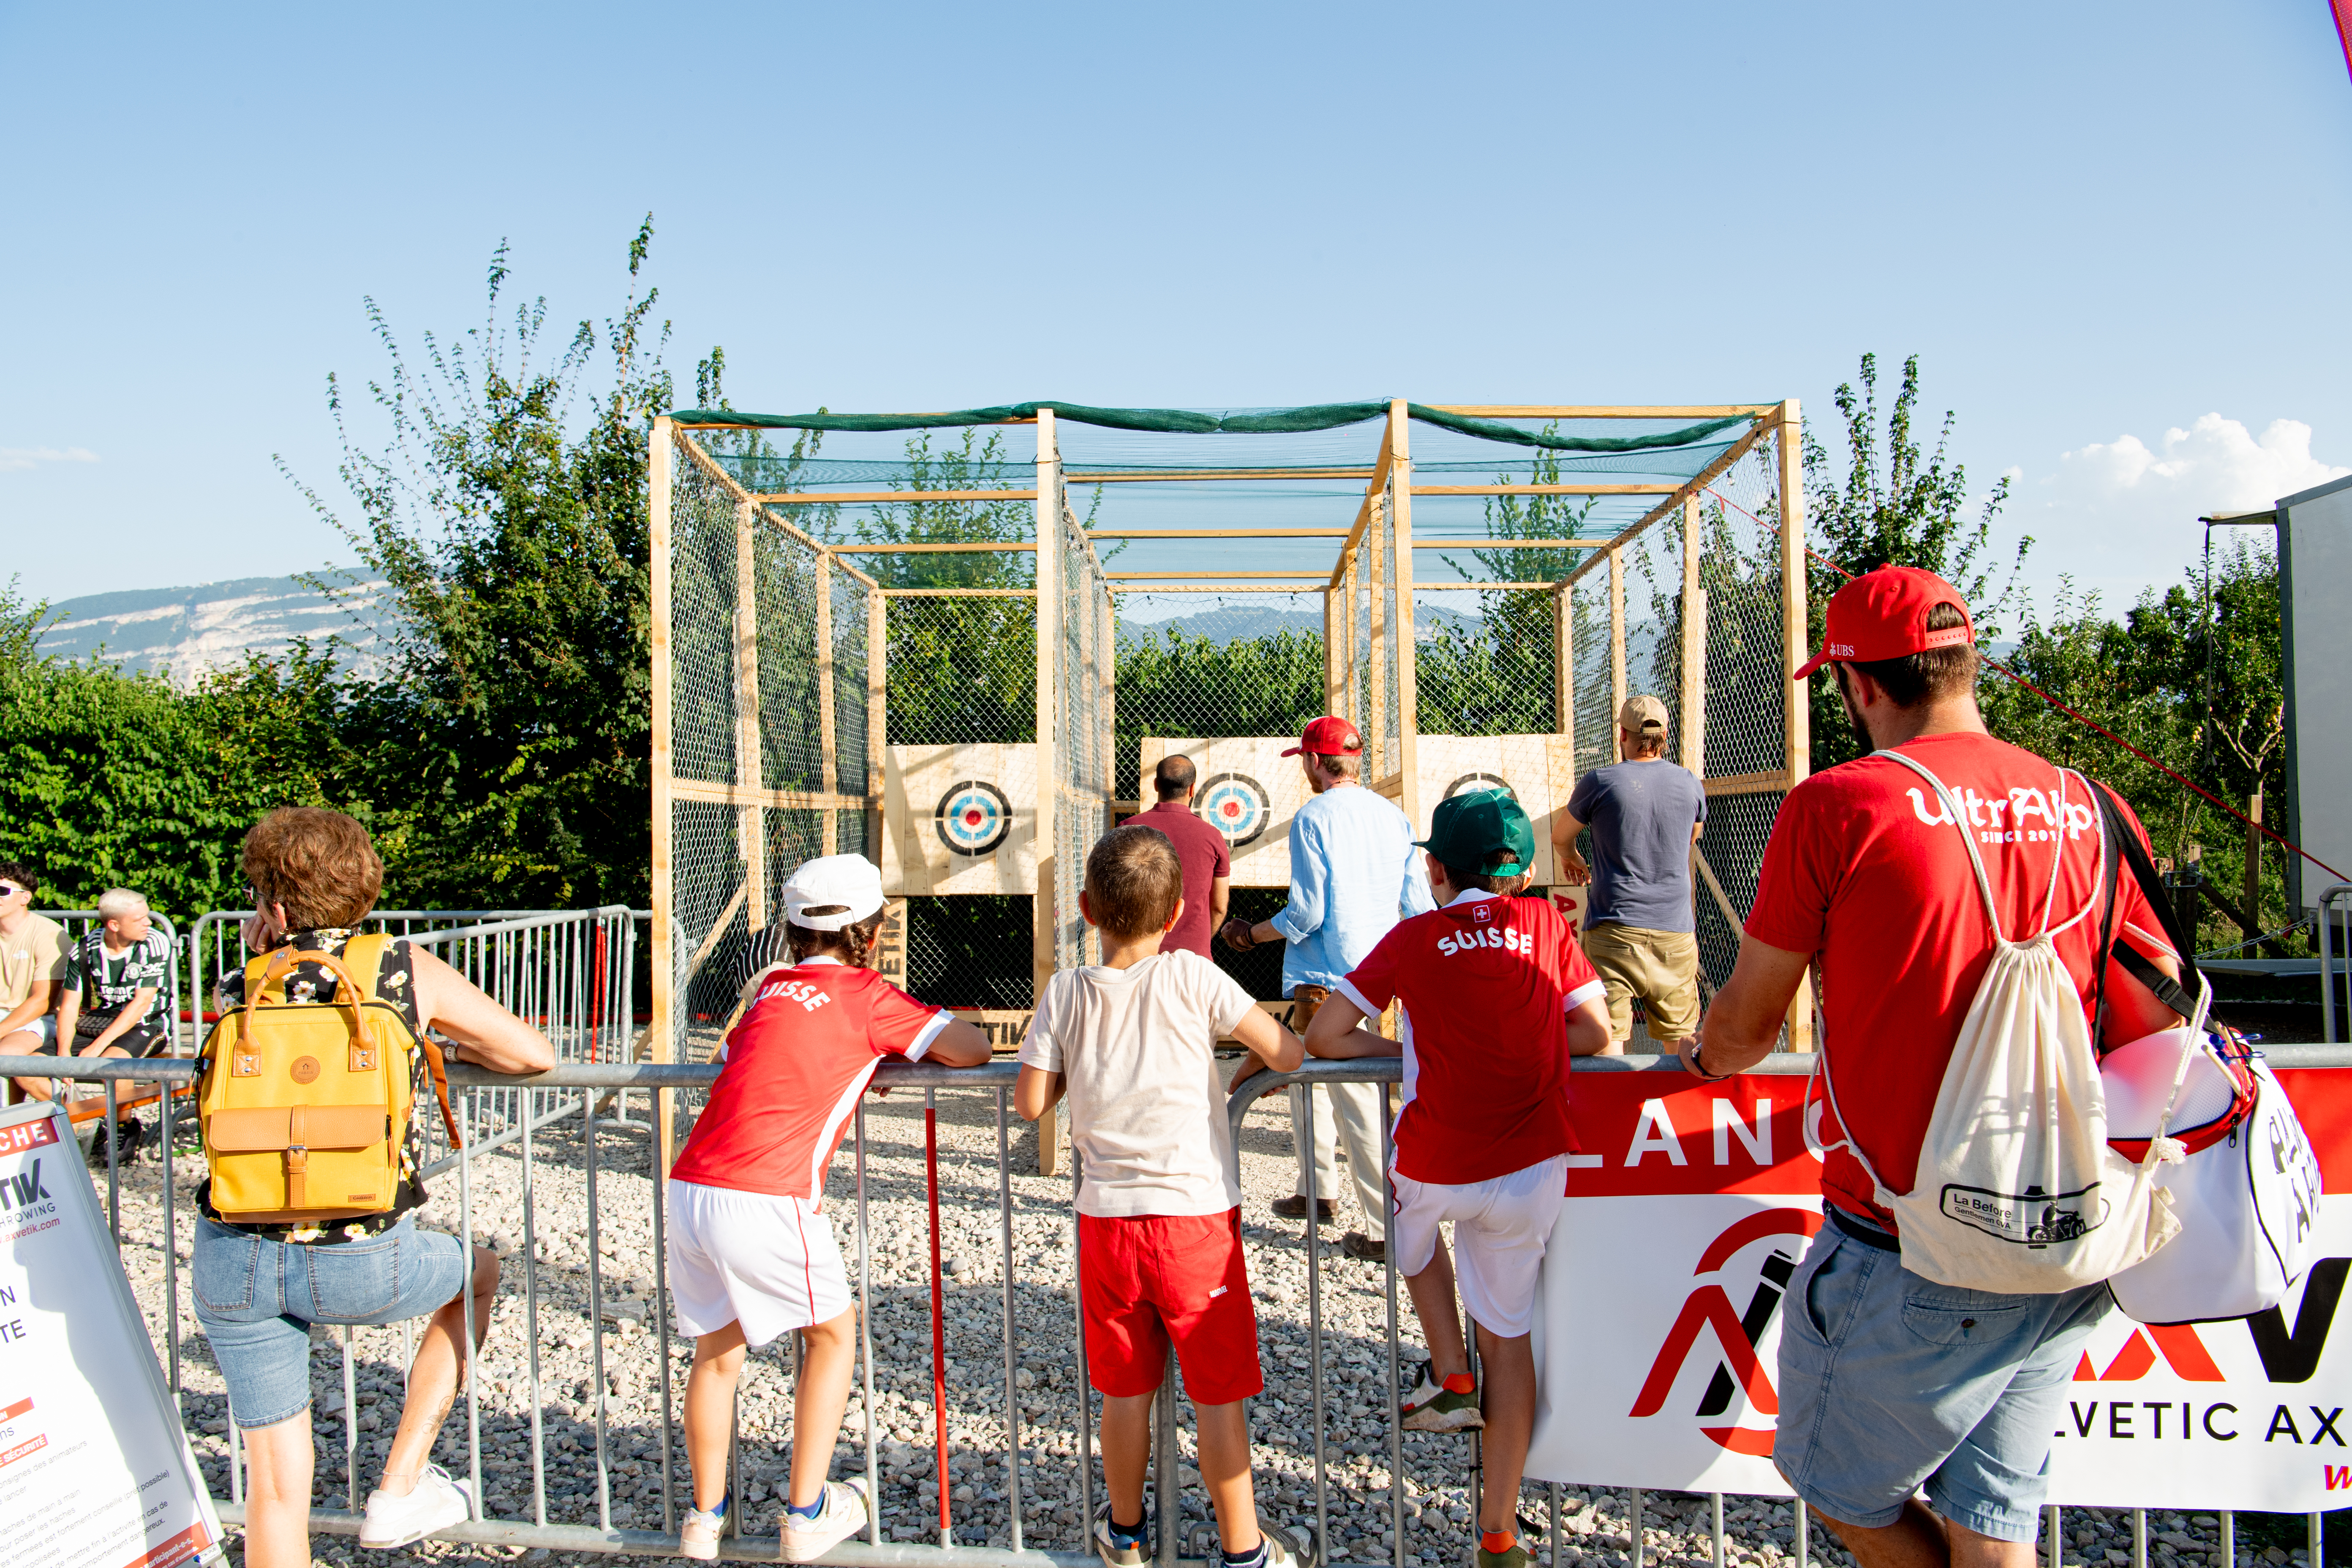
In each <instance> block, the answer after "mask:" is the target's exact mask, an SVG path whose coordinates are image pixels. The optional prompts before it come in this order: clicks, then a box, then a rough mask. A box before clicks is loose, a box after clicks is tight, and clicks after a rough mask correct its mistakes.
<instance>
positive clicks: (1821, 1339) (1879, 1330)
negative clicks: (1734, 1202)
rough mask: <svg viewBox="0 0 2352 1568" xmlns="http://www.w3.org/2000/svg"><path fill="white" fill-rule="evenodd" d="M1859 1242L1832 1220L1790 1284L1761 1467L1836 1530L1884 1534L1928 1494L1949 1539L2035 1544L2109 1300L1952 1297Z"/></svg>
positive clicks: (1897, 1259) (1982, 1294) (1893, 1257)
mask: <svg viewBox="0 0 2352 1568" xmlns="http://www.w3.org/2000/svg"><path fill="white" fill-rule="evenodd" d="M1870 1234H1871V1237H1872V1241H1874V1240H1876V1239H1877V1237H1879V1236H1881V1235H1883V1233H1881V1232H1877V1231H1876V1230H1874V1229H1873V1230H1872V1231H1871V1233H1870ZM1872 1241H1865V1240H1863V1239H1861V1238H1859V1237H1856V1236H1854V1235H1853V1234H1849V1233H1848V1231H1846V1230H1844V1229H1842V1228H1841V1227H1840V1225H1839V1223H1838V1221H1837V1219H1836V1218H1834V1217H1832V1220H1831V1223H1829V1224H1827V1225H1824V1226H1822V1229H1821V1234H1820V1235H1818V1236H1816V1237H1813V1244H1812V1246H1811V1247H1810V1248H1809V1249H1808V1250H1807V1251H1806V1253H1805V1260H1804V1262H1802V1263H1801V1264H1800V1265H1798V1268H1797V1275H1796V1278H1795V1279H1793V1280H1791V1281H1790V1287H1789V1300H1788V1305H1789V1307H1790V1309H1791V1310H1789V1311H1788V1313H1787V1317H1786V1321H1784V1323H1783V1325H1782V1327H1781V1330H1780V1424H1779V1426H1778V1427H1777V1429H1776V1431H1775V1435H1774V1437H1773V1440H1772V1462H1773V1464H1774V1465H1776V1466H1778V1467H1779V1468H1780V1473H1781V1475H1783V1476H1784V1477H1786V1478H1787V1479H1788V1482H1789V1484H1790V1486H1791V1487H1793V1488H1795V1489H1796V1491H1797V1495H1798V1496H1800V1497H1801V1498H1803V1499H1804V1500H1806V1501H1807V1502H1809V1503H1811V1504H1812V1505H1813V1507H1815V1508H1817V1509H1819V1510H1821V1511H1822V1512H1823V1513H1825V1514H1827V1515H1828V1516H1829V1517H1830V1518H1832V1519H1833V1520H1836V1521H1839V1522H1841V1523H1844V1524H1857V1525H1862V1526H1864V1527H1865V1528H1876V1527H1880V1526H1884V1525H1888V1524H1892V1523H1894V1522H1895V1519H1896V1517H1897V1516H1898V1515H1900V1514H1901V1513H1902V1511H1903V1504H1904V1502H1905V1500H1906V1499H1908V1498H1909V1497H1910V1496H1911V1495H1912V1493H1914V1492H1916V1491H1917V1490H1918V1489H1921V1488H1922V1487H1925V1488H1926V1489H1927V1501H1928V1503H1929V1504H1930V1505H1931V1506H1932V1507H1933V1508H1934V1509H1935V1510H1936V1511H1937V1513H1938V1514H1941V1515H1942V1516H1943V1517H1944V1518H1946V1519H1948V1520H1950V1521H1953V1522H1954V1523H1956V1524H1959V1525H1962V1526H1964V1527H1966V1528H1967V1529H1969V1530H1973V1531H1976V1532H1977V1533H1978V1534H1979V1535H1987V1536H1990V1537H1991V1538H1992V1539H1994V1540H1996V1541H2032V1540H2033V1539H2034V1538H2035V1535H2036V1533H2037V1527H2038V1525H2039V1523H2040V1513H2041V1509H2042V1498H2043V1496H2044V1494H2045V1493H2046V1492H2047V1491H2048V1489H2049V1480H2050V1446H2051V1440H2052V1439H2051V1434H2052V1433H2053V1432H2055V1431H2056V1430H2057V1429H2058V1426H2059V1425H2060V1424H2061V1423H2060V1417H2061V1415H2062V1412H2061V1410H2060V1405H2062V1403H2063V1400H2064V1398H2065V1391H2066V1387H2067V1385H2068V1384H2069V1382H2070V1381H2071V1380H2072V1379H2073V1377H2074V1364H2075V1363H2076V1362H2077V1361H2078V1360H2080V1359H2081V1357H2082V1354H2083V1349H2084V1342H2086V1341H2087V1340H2088V1339H2089V1338H2090V1333H2091V1330H2092V1329H2093V1328H2094V1327H2095V1326H2096V1325H2097V1323H2098V1321H2099V1320H2100V1319H2101V1318H2103V1317H2105V1315H2106V1311H2107V1307H2108V1303H2109V1297H2108V1295H2107V1288H2106V1287H2105V1285H2086V1286H2084V1287H2082V1288H2080V1289H2074V1290H2067V1291H2063V1292H2060V1293H2058V1294H2056V1295H2049V1296H2008V1295H2001V1294H1999V1293H1997V1292H1994V1291H1990V1290H1967V1289H1958V1288H1956V1287H1953V1286H1949V1285H1937V1284H1935V1283H1933V1282H1932V1281H1930V1280H1927V1279H1922V1278H1920V1277H1919V1276H1918V1275H1916V1274H1914V1273H1912V1272H1910V1271H1909V1270H1908V1269H1906V1268H1904V1267H1903V1262H1902V1258H1901V1256H1900V1255H1899V1254H1898V1253H1896V1252H1894V1251H1891V1250H1886V1249H1885V1248H1886V1247H1893V1246H1894V1237H1885V1244H1884V1246H1883V1247H1882V1246H1874V1245H1872Z"/></svg>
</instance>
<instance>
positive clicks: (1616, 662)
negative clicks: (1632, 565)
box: [1601, 544, 1626, 761]
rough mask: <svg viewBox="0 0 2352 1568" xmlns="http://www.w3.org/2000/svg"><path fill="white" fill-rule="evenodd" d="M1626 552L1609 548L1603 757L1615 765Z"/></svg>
mask: <svg viewBox="0 0 2352 1568" xmlns="http://www.w3.org/2000/svg"><path fill="white" fill-rule="evenodd" d="M1625 696H1626V689H1625V551H1624V547H1623V546H1622V545H1614V544H1612V545H1611V546H1610V547H1609V738H1610V742H1611V744H1610V745H1607V746H1603V747H1602V748H1601V755H1602V757H1603V758H1605V759H1608V760H1610V761H1614V760H1615V759H1614V755H1613V752H1614V742H1615V741H1616V738H1617V715H1618V714H1620V713H1622V712H1623V711H1624V710H1625Z"/></svg>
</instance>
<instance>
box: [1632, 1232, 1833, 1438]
mask: <svg viewBox="0 0 2352 1568" xmlns="http://www.w3.org/2000/svg"><path fill="white" fill-rule="evenodd" d="M1821 1227H1822V1216H1821V1215H1817V1214H1814V1213H1813V1212H1811V1210H1809V1209H1765V1210H1763V1211H1762V1212H1760V1213H1758V1214H1751V1215H1745V1216H1743V1217H1742V1218H1740V1219H1739V1220H1738V1221H1737V1222H1735V1223H1734V1224H1732V1225H1731V1226H1729V1227H1727V1229H1726V1230H1725V1231H1724V1232H1723V1233H1722V1234H1721V1235H1720V1236H1717V1237H1716V1238H1715V1239H1714V1240H1713V1241H1711V1242H1709V1243H1707V1245H1706V1251H1705V1252H1703V1253H1701V1254H1700V1255H1699V1260H1698V1267H1697V1268H1695V1269H1693V1270H1692V1271H1691V1272H1692V1273H1694V1274H1697V1275H1707V1274H1717V1273H1720V1272H1721V1271H1722V1269H1723V1267H1724V1265H1726V1264H1727V1263H1729V1262H1730V1261H1731V1260H1732V1258H1734V1257H1735V1256H1736V1255H1737V1254H1738V1253H1739V1252H1740V1251H1742V1250H1743V1249H1745V1248H1746V1247H1748V1246H1749V1245H1751V1244H1752V1243H1755V1242H1759V1241H1762V1240H1764V1239H1765V1238H1766V1237H1774V1236H1794V1237H1811V1235H1812V1234H1813V1233H1814V1232H1815V1231H1817V1230H1819V1229H1821ZM1796 1266H1797V1260H1796V1259H1795V1258H1792V1257H1790V1255H1789V1254H1788V1253H1787V1252H1785V1251H1782V1250H1780V1249H1779V1248H1775V1249H1774V1250H1773V1253H1772V1256H1771V1257H1770V1258H1767V1259H1765V1261H1764V1267H1763V1268H1762V1270H1761V1272H1760V1273H1759V1277H1758V1279H1757V1281H1756V1291H1755V1294H1754V1295H1752V1296H1751V1297H1749V1298H1748V1310H1746V1311H1745V1312H1740V1311H1737V1310H1733V1308H1732V1305H1731V1297H1730V1295H1729V1294H1728V1293H1727V1292H1726V1291H1725V1289H1724V1288H1723V1287H1722V1286H1721V1285H1720V1284H1717V1283H1714V1282H1712V1281H1710V1282H1709V1283H1706V1284H1704V1285H1700V1286H1696V1287H1695V1288H1694V1289H1692V1291H1691V1293H1690V1295H1689V1297H1688V1298H1687V1299H1686V1300H1685V1301H1684V1302H1683V1310H1681V1311H1680V1312H1678V1313H1676V1314H1675V1326H1674V1327H1673V1328H1671V1329H1669V1330H1667V1331H1666V1342H1665V1343H1664V1344H1663V1345H1660V1346H1659V1347H1658V1354H1657V1359H1655V1360H1654V1361H1653V1362H1652V1363H1650V1375H1649V1376H1648V1377H1647V1378H1645V1379H1643V1383H1642V1392H1641V1393H1640V1394H1636V1395H1635V1396H1634V1399H1633V1409H1632V1410H1630V1411H1628V1412H1627V1413H1626V1414H1628V1415H1635V1416H1643V1415H1657V1414H1658V1412H1659V1411H1661V1410H1663V1409H1664V1408H1665V1403H1666V1395H1667V1394H1671V1393H1673V1392H1674V1387H1675V1378H1677V1377H1679V1376H1680V1375H1681V1374H1682V1370H1683V1365H1684V1363H1686V1362H1688V1361H1689V1360H1690V1357H1691V1352H1693V1351H1695V1350H1696V1349H1697V1348H1698V1337H1699V1333H1700V1331H1702V1330H1708V1331H1713V1332H1714V1334H1715V1342H1716V1347H1717V1350H1718V1351H1719V1352H1721V1355H1722V1359H1721V1360H1720V1361H1718V1362H1717V1364H1716V1369H1715V1376H1714V1378H1713V1379H1712V1380H1711V1381H1710V1382H1709V1383H1708V1384H1707V1388H1706V1394H1705V1396H1704V1397H1702V1398H1701V1399H1700V1400H1699V1405H1698V1410H1697V1412H1696V1415H1697V1417H1698V1419H1700V1420H1701V1421H1705V1420H1706V1419H1707V1418H1708V1417H1710V1416H1721V1415H1723V1414H1724V1413H1725V1412H1726V1411H1727V1410H1729V1409H1730V1408H1731V1391H1732V1386H1733V1383H1734V1381H1735V1380H1736V1381H1737V1382H1738V1386H1740V1387H1741V1388H1744V1389H1745V1390H1747V1393H1748V1404H1750V1405H1754V1406H1755V1407H1756V1412H1757V1414H1758V1415H1778V1414H1780V1394H1779V1392H1778V1391H1777V1390H1775V1389H1774V1388H1773V1386H1772V1377H1771V1374H1770V1373H1769V1372H1767V1371H1766V1370H1765V1367H1764V1361H1763V1358H1762V1357H1761V1356H1759V1355H1758V1354H1757V1353H1756V1345H1757V1342H1758V1341H1759V1340H1761V1339H1762V1338H1763V1337H1764V1331H1765V1330H1766V1329H1767V1328H1768V1327H1769V1326H1770V1325H1771V1321H1772V1314H1773V1313H1774V1312H1776V1311H1778V1310H1780V1296H1781V1293H1782V1292H1783V1291H1784V1290H1786V1289H1788V1285H1789V1277H1790V1275H1791V1274H1792V1273H1793V1272H1795V1269H1796ZM1699 1430H1700V1431H1701V1432H1704V1433H1705V1434H1706V1436H1707V1438H1708V1440H1709V1441H1711V1442H1713V1443H1714V1444H1715V1445H1716V1446H1717V1447H1721V1448H1727V1449H1729V1450H1730V1451H1731V1452H1733V1453H1735V1454H1753V1455H1757V1456H1759V1457H1760V1458H1769V1457H1770V1455H1771V1452H1772V1433H1771V1431H1770V1430H1769V1428H1766V1429H1762V1430H1759V1429H1758V1428H1755V1427H1752V1426H1738V1425H1736V1424H1723V1425H1717V1426H1701V1427H1700V1428H1699Z"/></svg>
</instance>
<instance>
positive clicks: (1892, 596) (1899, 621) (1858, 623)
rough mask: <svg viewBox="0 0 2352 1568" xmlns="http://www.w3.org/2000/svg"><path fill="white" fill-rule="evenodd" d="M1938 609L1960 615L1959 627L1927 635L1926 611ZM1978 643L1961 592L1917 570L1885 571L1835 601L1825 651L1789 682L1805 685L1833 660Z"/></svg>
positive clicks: (1868, 575)
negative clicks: (1949, 607)
mask: <svg viewBox="0 0 2352 1568" xmlns="http://www.w3.org/2000/svg"><path fill="white" fill-rule="evenodd" d="M1937 605H1952V606H1953V607H1954V608H1955V609H1957V610H1958V611H1959V612H1960V624H1959V625H1958V626H1952V627H1950V628H1948V629H1947V630H1944V631H1940V632H1931V631H1929V630H1928V629H1927V612H1928V611H1930V610H1932V609H1934V608H1935V607H1936V606H1937ZM1976 640H1977V627H1976V622H1975V621H1973V620H1971V619H1970V618H1969V606H1968V603H1967V601H1966V600H1964V599H1962V598H1961V597H1960V591H1959V590H1958V588H1955V587H1953V586H1952V585H1951V584H1949V583H1947V582H1945V581H1944V580H1943V579H1942V578H1941V577H1938V576H1937V575H1936V574H1934V573H1933V572H1927V571H1922V570H1921V569H1920V568H1918V567H1916V566H1881V567H1880V568H1879V569H1878V570H1877V571H1875V572H1865V573H1864V574H1862V575H1861V576H1859V577H1856V578H1855V579H1853V581H1852V582H1850V583H1848V584H1846V585H1845V586H1844V587H1843V588H1840V589H1839V590H1838V591H1837V593H1836V595H1834V596H1832V598H1831V600H1830V615H1829V626H1828V630H1827V633H1826V635H1825V636H1824V637H1822V651H1821V652H1819V653H1817V654H1815V655H1813V657H1812V658H1810V659H1808V660H1806V661H1805V663H1804V664H1802V665H1801V666H1800V667H1799V668H1798V669H1797V672H1796V674H1794V675H1792V676H1790V678H1789V679H1791V680H1802V679H1805V678H1806V677H1807V676H1809V675H1811V674H1812V673H1813V671H1815V670H1817V669H1819V668H1821V667H1822V666H1823V665H1825V664H1828V663H1830V662H1832V660H1834V661H1837V662H1839V663H1844V662H1847V661H1849V660H1851V661H1853V662H1856V663H1862V664H1870V663H1874V662H1875V661H1877V660H1879V659H1882V658H1906V657H1908V656H1909V655H1912V654H1915V653H1925V652H1927V650H1928V649H1929V648H1931V647H1959V646H1960V645H1961V644H1962V643H1972V642H1974V641H1976Z"/></svg>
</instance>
